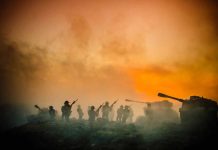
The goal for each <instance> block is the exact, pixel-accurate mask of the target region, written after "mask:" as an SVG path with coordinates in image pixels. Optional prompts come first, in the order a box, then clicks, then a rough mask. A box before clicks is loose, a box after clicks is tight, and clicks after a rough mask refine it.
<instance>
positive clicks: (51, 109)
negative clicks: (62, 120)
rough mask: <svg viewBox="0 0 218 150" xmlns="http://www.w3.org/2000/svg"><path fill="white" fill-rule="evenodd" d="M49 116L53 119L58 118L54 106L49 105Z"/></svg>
mask: <svg viewBox="0 0 218 150" xmlns="http://www.w3.org/2000/svg"><path fill="white" fill-rule="evenodd" d="M49 116H50V118H51V120H55V118H56V111H55V109H54V107H53V106H49Z"/></svg>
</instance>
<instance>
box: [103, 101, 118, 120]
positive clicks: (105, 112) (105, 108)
mask: <svg viewBox="0 0 218 150" xmlns="http://www.w3.org/2000/svg"><path fill="white" fill-rule="evenodd" d="M117 101H118V100H116V101H114V102H113V104H111V106H109V102H106V103H105V105H104V106H103V107H102V118H103V119H105V120H106V121H109V114H110V113H111V111H112V109H113V106H114V104H116V103H117Z"/></svg>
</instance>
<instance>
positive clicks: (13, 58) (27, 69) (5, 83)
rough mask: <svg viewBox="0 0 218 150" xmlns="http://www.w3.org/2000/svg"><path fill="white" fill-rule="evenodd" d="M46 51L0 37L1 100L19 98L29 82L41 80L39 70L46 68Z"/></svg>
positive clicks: (42, 78)
mask: <svg viewBox="0 0 218 150" xmlns="http://www.w3.org/2000/svg"><path fill="white" fill-rule="evenodd" d="M46 57H47V52H46V50H44V49H41V48H39V47H30V46H29V45H28V44H20V43H16V42H11V41H9V40H6V39H4V38H3V37H1V39H0V72H1V74H0V85H1V90H0V91H1V93H0V99H1V101H11V100H14V99H20V98H21V97H20V96H21V95H22V94H21V93H23V92H24V91H25V90H26V89H28V87H29V83H30V81H31V82H33V81H34V82H38V81H40V82H41V81H43V80H44V77H43V76H41V75H40V74H39V72H42V71H45V70H46V68H48V63H47V58H46Z"/></svg>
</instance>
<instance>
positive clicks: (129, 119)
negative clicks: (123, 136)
mask: <svg viewBox="0 0 218 150" xmlns="http://www.w3.org/2000/svg"><path fill="white" fill-rule="evenodd" d="M133 116H134V112H133V109H132V107H130V106H129V116H128V118H127V122H128V123H132V122H133Z"/></svg>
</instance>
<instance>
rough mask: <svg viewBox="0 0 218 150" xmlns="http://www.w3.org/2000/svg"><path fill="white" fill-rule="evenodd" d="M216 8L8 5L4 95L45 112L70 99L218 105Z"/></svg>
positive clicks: (132, 1)
mask: <svg viewBox="0 0 218 150" xmlns="http://www.w3.org/2000/svg"><path fill="white" fill-rule="evenodd" d="M215 4H217V3H214V4H213V3H212V1H210V0H209V1H208V2H204V1H203V0H202V1H201V0H199V1H196V0H190V1H182V0H173V1H170V0H165V1H162V0H156V1H152V2H151V1H149V0H144V1H140V0H139V1H136V0H125V1H124V0H123V1H119V2H118V1H111V0H110V1H109V0H95V1H54V0H53V1H47V0H45V1H25V0H22V1H16V0H14V1H12V2H11V3H9V2H5V4H4V5H3V6H2V8H4V9H2V10H1V32H0V33H1V45H3V46H1V47H2V52H1V57H2V58H5V56H7V59H5V60H4V61H1V71H2V72H4V73H3V75H2V79H1V80H4V78H5V79H6V80H4V81H5V82H4V84H6V86H7V84H8V83H9V82H10V83H11V84H13V90H11V87H9V90H8V91H10V90H11V91H12V92H11V91H10V92H9V93H12V94H8V95H16V96H15V97H19V96H20V98H19V99H24V100H25V101H26V102H31V103H36V102H37V103H39V104H40V103H42V105H45V106H47V105H50V104H51V103H55V105H56V106H57V107H58V106H60V105H61V104H62V103H63V101H64V100H65V99H69V98H80V99H81V100H80V103H81V104H82V105H85V106H88V105H91V104H92V103H96V104H100V103H102V102H103V101H106V100H107V101H111V102H112V101H113V100H115V99H117V98H120V99H121V100H123V99H125V98H130V99H139V100H149V101H152V100H161V98H158V97H157V96H156V95H157V92H165V93H167V94H170V95H173V96H178V97H183V98H188V97H189V96H190V95H200V96H205V97H208V98H212V99H218V94H217V87H218V81H217V60H216V58H217V54H218V53H217V48H218V43H217V40H218V38H217V33H218V32H217V22H216V17H217V16H218V15H217V10H216V6H217V5H215ZM7 52H9V53H7ZM8 81H9V82H8ZM6 95H7V94H6ZM17 95H19V96H17ZM12 99H13V98H12ZM120 103H121V102H120ZM176 104H178V103H176ZM138 106H139V105H137V107H138Z"/></svg>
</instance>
